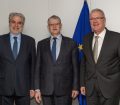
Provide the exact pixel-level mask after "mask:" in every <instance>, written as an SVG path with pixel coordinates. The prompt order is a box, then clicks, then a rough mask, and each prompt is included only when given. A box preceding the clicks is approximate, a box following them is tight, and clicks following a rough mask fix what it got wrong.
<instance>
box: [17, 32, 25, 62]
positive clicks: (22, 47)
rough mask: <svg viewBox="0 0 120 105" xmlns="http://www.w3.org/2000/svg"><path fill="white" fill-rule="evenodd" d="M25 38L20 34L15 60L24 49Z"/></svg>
mask: <svg viewBox="0 0 120 105" xmlns="http://www.w3.org/2000/svg"><path fill="white" fill-rule="evenodd" d="M24 43H25V38H24V35H23V34H21V43H20V49H19V52H18V55H17V58H16V60H17V59H18V58H19V56H20V55H21V54H22V51H24V46H25V44H24Z"/></svg>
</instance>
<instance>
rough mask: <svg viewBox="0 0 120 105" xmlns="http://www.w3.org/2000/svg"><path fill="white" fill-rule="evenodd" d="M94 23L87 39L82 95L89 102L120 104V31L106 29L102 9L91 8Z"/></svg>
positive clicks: (85, 42) (82, 62) (81, 76)
mask: <svg viewBox="0 0 120 105" xmlns="http://www.w3.org/2000/svg"><path fill="white" fill-rule="evenodd" d="M90 23H91V27H92V31H93V32H92V33H90V34H88V35H86V36H85V37H84V41H83V52H84V57H83V59H82V61H81V69H80V79H81V82H80V83H81V84H80V85H81V88H80V91H81V94H83V95H86V96H87V105H119V91H120V34H119V33H117V32H113V31H110V30H108V29H107V28H105V25H106V18H105V15H104V12H103V11H102V10H101V9H93V10H92V11H91V13H90Z"/></svg>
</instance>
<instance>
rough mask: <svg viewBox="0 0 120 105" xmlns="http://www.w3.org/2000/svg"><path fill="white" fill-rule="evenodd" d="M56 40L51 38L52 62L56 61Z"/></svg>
mask: <svg viewBox="0 0 120 105" xmlns="http://www.w3.org/2000/svg"><path fill="white" fill-rule="evenodd" d="M56 39H57V38H53V44H52V56H53V60H54V62H55V61H56Z"/></svg>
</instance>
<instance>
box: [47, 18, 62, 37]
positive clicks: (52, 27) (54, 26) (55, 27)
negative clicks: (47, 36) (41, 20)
mask: <svg viewBox="0 0 120 105" xmlns="http://www.w3.org/2000/svg"><path fill="white" fill-rule="evenodd" d="M61 26H62V25H61V23H60V21H59V19H53V18H51V19H50V20H49V23H48V29H49V32H50V33H51V35H53V36H56V35H58V34H60V31H61Z"/></svg>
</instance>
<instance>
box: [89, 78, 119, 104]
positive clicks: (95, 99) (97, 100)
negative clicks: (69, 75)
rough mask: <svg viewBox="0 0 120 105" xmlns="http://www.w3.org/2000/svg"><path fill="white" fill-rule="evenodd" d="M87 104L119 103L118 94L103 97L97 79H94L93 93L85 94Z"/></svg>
mask: <svg viewBox="0 0 120 105" xmlns="http://www.w3.org/2000/svg"><path fill="white" fill-rule="evenodd" d="M118 95H119V94H118ZM87 105H119V96H116V97H111V98H105V97H104V96H103V95H102V93H101V90H100V88H99V86H98V83H97V80H95V84H94V90H93V93H92V95H91V96H87Z"/></svg>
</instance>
